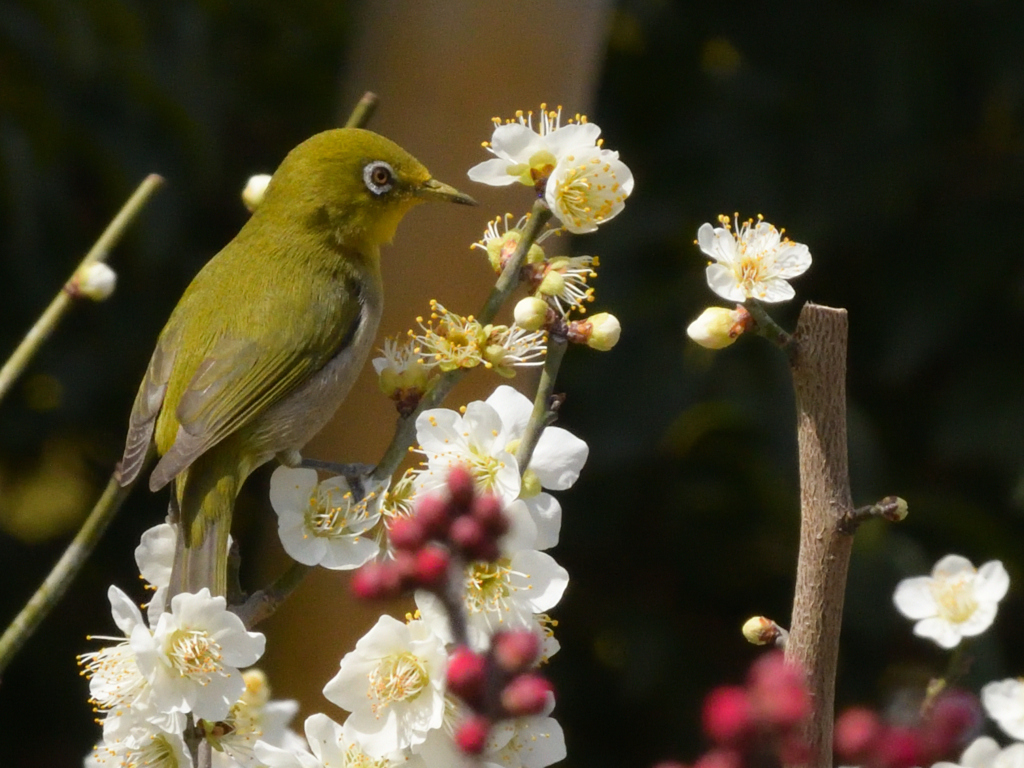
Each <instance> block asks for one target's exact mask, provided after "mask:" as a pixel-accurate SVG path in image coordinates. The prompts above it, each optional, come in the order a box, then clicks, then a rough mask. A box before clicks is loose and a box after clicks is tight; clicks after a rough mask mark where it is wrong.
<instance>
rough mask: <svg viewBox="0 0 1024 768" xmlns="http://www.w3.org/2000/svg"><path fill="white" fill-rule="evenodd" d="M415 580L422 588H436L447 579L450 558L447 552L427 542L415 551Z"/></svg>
mask: <svg viewBox="0 0 1024 768" xmlns="http://www.w3.org/2000/svg"><path fill="white" fill-rule="evenodd" d="M415 557H416V560H415V573H416V581H417V583H418V584H419V586H421V587H423V588H424V589H431V590H435V591H436V590H437V589H439V588H440V587H442V586H443V585H444V584H445V582H446V581H447V579H448V567H449V566H450V565H451V558H450V557H449V556H448V552H447V551H446V550H445V549H444V548H443V547H439V546H438V545H436V544H428V545H427V546H425V547H423V549H421V550H420V551H419V552H417V553H416V556H415Z"/></svg>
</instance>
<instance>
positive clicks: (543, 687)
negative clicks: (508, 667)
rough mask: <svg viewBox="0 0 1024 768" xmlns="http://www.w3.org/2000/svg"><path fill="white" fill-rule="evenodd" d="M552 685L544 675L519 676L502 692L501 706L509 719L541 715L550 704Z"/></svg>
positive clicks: (529, 674)
mask: <svg viewBox="0 0 1024 768" xmlns="http://www.w3.org/2000/svg"><path fill="white" fill-rule="evenodd" d="M550 692H551V683H549V682H548V681H547V678H545V677H544V676H543V675H539V674H537V673H527V674H523V675H517V676H516V677H514V678H513V679H512V681H511V682H510V683H509V684H508V685H506V686H505V687H504V688H503V689H502V691H501V706H502V707H503V708H504V710H505V712H506V714H507V715H508V716H509V717H525V716H526V715H539V714H540V713H541V712H543V711H544V707H546V706H547V703H548V693H550Z"/></svg>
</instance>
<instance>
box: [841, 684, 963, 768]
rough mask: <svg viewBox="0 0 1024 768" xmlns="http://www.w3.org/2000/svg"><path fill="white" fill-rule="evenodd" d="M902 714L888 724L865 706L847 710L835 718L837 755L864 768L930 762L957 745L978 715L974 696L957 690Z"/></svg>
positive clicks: (895, 767) (900, 767)
mask: <svg viewBox="0 0 1024 768" xmlns="http://www.w3.org/2000/svg"><path fill="white" fill-rule="evenodd" d="M902 714H903V716H902V717H900V718H898V719H895V720H893V721H892V722H887V721H886V720H884V719H883V718H881V717H880V716H879V715H878V714H877V713H875V712H873V711H872V710H869V709H864V708H860V707H854V708H851V709H848V710H846V711H845V712H843V713H842V714H841V715H840V716H839V717H838V718H837V720H836V726H835V751H836V755H837V756H838V757H839V759H840V760H842V761H844V762H845V763H849V764H856V765H860V766H864V768H911V767H912V766H920V765H932V764H933V763H934V762H935V761H936V760H941V759H943V758H946V757H949V756H950V755H951V754H954V753H955V752H956V751H957V750H959V749H961V748H962V747H963V746H964V745H965V744H966V743H967V741H968V740H969V739H970V738H971V736H972V735H974V734H975V733H977V731H978V728H979V727H980V726H981V719H982V718H981V708H980V707H979V706H978V700H977V698H976V697H974V696H973V695H971V694H970V693H967V692H966V691H959V690H949V691H945V692H943V693H942V694H940V695H939V696H938V697H936V698H935V699H934V701H932V702H930V703H929V705H928V706H927V707H926V710H925V712H924V713H923V714H921V713H920V712H911V713H902Z"/></svg>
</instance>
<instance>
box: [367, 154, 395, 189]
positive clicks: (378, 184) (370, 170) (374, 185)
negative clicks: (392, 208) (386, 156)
mask: <svg viewBox="0 0 1024 768" xmlns="http://www.w3.org/2000/svg"><path fill="white" fill-rule="evenodd" d="M363 183H364V184H366V188H367V189H368V190H370V191H371V192H372V193H373V194H375V195H377V196H378V197H380V196H381V195H383V194H385V193H387V192H390V191H391V187H393V186H394V185H395V171H394V169H393V168H392V167H391V166H390V165H388V164H387V163H385V162H384V161H383V160H374V161H373V162H372V163H367V164H366V166H365V167H364V168H363Z"/></svg>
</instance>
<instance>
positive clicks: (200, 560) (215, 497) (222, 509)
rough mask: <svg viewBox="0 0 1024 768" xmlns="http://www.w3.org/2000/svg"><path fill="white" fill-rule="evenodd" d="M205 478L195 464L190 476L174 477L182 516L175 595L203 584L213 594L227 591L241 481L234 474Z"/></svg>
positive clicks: (175, 575)
mask: <svg viewBox="0 0 1024 768" xmlns="http://www.w3.org/2000/svg"><path fill="white" fill-rule="evenodd" d="M183 474H184V473H183ZM204 480H205V478H204V477H202V475H201V474H199V473H196V472H195V468H194V467H193V468H190V470H189V471H188V475H186V476H182V475H179V476H178V478H176V479H175V488H174V494H175V497H176V498H177V501H178V506H179V509H180V519H179V525H178V540H177V544H176V545H175V552H174V568H173V571H172V573H171V585H172V594H176V593H178V592H193V593H194V592H198V591H199V590H200V589H202V588H203V587H207V588H209V590H210V594H212V595H214V596H216V595H225V596H226V594H227V585H228V538H229V536H230V533H231V513H232V510H233V509H234V506H235V497H236V495H237V494H238V485H239V483H238V482H237V480H236V478H235V477H234V476H231V475H228V476H222V477H219V478H216V479H215V480H214V481H213V482H203V481H204Z"/></svg>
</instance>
